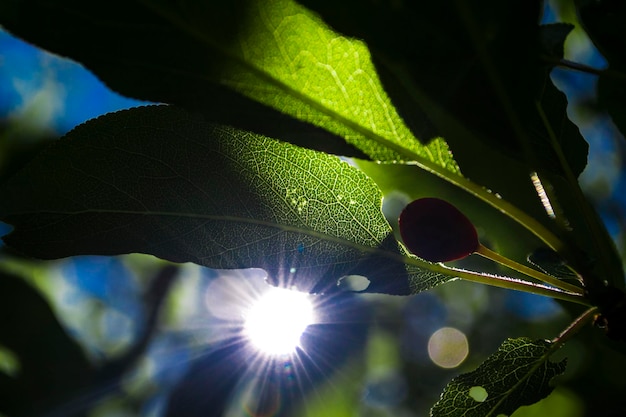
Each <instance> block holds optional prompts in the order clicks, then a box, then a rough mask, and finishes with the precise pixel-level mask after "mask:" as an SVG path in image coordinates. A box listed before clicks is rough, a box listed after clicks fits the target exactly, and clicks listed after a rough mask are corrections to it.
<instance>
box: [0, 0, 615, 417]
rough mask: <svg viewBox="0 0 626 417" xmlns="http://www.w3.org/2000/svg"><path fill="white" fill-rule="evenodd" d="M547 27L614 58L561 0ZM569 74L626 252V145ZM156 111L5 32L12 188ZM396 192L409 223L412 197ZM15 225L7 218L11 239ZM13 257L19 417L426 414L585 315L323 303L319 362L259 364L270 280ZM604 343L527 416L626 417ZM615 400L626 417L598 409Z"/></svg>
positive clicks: (601, 194)
mask: <svg viewBox="0 0 626 417" xmlns="http://www.w3.org/2000/svg"><path fill="white" fill-rule="evenodd" d="M544 21H545V22H553V21H565V22H570V23H574V24H575V25H576V29H575V30H574V31H573V33H572V34H570V36H569V37H568V40H567V43H566V58H568V59H570V60H572V61H575V62H580V63H584V64H587V65H590V66H592V67H596V68H602V67H603V66H605V65H606V63H605V61H604V59H603V57H602V56H601V55H600V54H599V53H598V52H597V51H596V50H595V49H594V48H593V45H592V44H591V42H590V41H589V40H588V38H587V37H586V35H585V34H584V32H583V31H582V29H581V28H580V26H579V25H578V23H577V21H576V15H575V12H574V9H573V7H572V5H571V2H569V1H561V0H558V1H557V0H554V1H551V2H549V3H548V5H547V6H546V11H545V15H544ZM552 76H553V79H554V81H555V83H556V84H557V86H558V87H559V88H560V89H562V90H563V91H564V92H566V93H567V95H568V98H569V103H570V104H569V108H568V111H569V115H570V117H571V119H572V120H573V121H575V123H576V124H577V125H578V126H579V127H580V129H581V131H582V133H583V135H584V137H585V138H586V140H587V141H588V142H589V144H590V154H589V165H588V167H587V169H586V170H585V172H584V173H583V174H582V176H581V178H580V181H581V183H582V185H583V188H584V190H585V192H586V194H587V196H588V197H589V198H590V199H591V200H592V201H593V203H594V205H595V207H596V209H597V210H598V211H599V213H600V214H601V216H602V219H603V221H604V223H605V225H606V227H607V229H608V230H609V232H610V234H611V236H612V237H613V239H614V241H615V243H616V245H617V248H618V251H619V253H620V254H621V255H622V258H624V254H625V250H626V236H625V235H624V231H625V230H626V227H625V224H624V221H625V219H626V217H625V216H624V210H625V208H626V192H625V189H624V188H625V187H626V170H625V169H624V161H623V160H624V155H625V149H624V143H625V142H624V141H623V138H621V137H620V133H619V132H618V131H617V129H616V128H615V127H614V126H613V125H612V123H611V121H610V118H609V117H608V116H607V115H606V114H604V113H602V112H601V111H600V110H598V108H597V106H596V105H595V97H594V91H595V83H596V77H595V76H593V75H589V74H585V73H581V72H574V71H570V70H563V69H555V70H554V71H553V74H552ZM142 104H144V103H141V102H137V101H135V100H130V99H126V98H124V97H120V96H118V95H116V94H114V93H112V92H111V91H109V90H108V89H107V88H106V87H105V86H103V85H102V84H101V83H100V82H99V81H98V80H97V79H96V78H95V77H94V76H93V75H91V74H90V73H89V72H87V71H86V70H84V69H83V68H82V67H81V66H80V65H78V64H76V63H73V62H69V61H67V60H64V59H62V58H59V57H57V56H53V55H50V54H48V53H46V52H43V51H41V50H38V49H36V48H34V47H33V46H30V45H28V44H25V43H23V42H21V41H19V40H17V39H15V38H13V37H11V36H10V35H9V34H7V33H6V32H2V31H0V180H2V179H5V178H6V177H7V176H9V175H10V174H11V173H12V172H15V170H17V169H19V167H20V166H22V165H23V164H24V163H25V162H27V161H28V160H29V159H30V158H31V157H32V156H33V155H34V154H35V153H36V152H38V151H39V150H41V149H42V148H43V147H45V146H47V145H48V144H49V143H50V141H52V140H54V139H55V138H58V137H60V136H61V135H63V134H64V133H66V132H67V131H69V130H70V129H72V128H73V127H75V126H76V125H78V124H80V123H83V122H85V121H87V120H89V119H90V118H93V117H97V116H99V115H101V114H104V113H107V112H110V111H115V110H119V109H124V108H128V107H133V106H138V105H142ZM388 197H389V198H388V199H387V200H386V205H385V207H386V209H388V210H390V212H392V213H393V212H394V211H396V210H397V209H398V207H394V204H393V202H394V201H395V202H396V203H397V204H396V205H398V204H400V206H401V204H402V201H403V198H404V197H403V196H402V195H393V194H392V195H390V196H388ZM398 202H399V203H398ZM8 231H9V228H8V226H6V225H2V224H0V235H3V234H6V233H7V232H8ZM0 250H1V252H0V262H1V263H0V275H1V277H0V278H1V279H0V306H1V307H0V313H1V315H0V371H1V372H0V411H1V412H5V413H6V417H12V416H14V415H15V416H17V415H29V416H34V415H46V416H70V415H84V416H93V417H105V416H106V417H112V416H132V415H141V416H155V417H156V416H161V415H176V416H194V415H216V416H217V415H227V416H233V417H234V416H250V415H263V416H267V417H269V416H320V415H324V416H326V417H331V416H342V417H344V416H357V415H358V416H366V417H370V416H371V417H374V416H400V417H410V416H425V415H428V410H429V408H430V407H431V406H432V405H433V404H434V403H435V401H436V400H437V398H438V396H439V394H440V392H441V390H442V389H443V387H444V386H445V385H446V383H447V382H448V381H449V380H450V379H451V378H452V377H454V376H455V375H458V374H459V373H462V372H467V371H470V370H472V369H474V368H475V367H476V366H478V365H479V364H480V363H481V362H482V361H483V360H484V359H485V358H486V357H487V356H488V355H489V354H490V353H492V352H493V351H495V349H496V348H497V347H498V346H499V345H500V343H501V342H502V340H503V339H504V338H506V337H518V336H529V337H532V338H552V337H554V336H555V335H557V334H558V333H559V332H560V330H562V328H563V327H564V326H566V325H567V323H568V322H569V321H570V320H571V317H570V316H569V314H568V313H567V312H565V310H564V309H563V308H562V307H561V306H560V305H559V304H558V303H556V302H554V301H552V300H550V299H547V298H542V297H538V296H533V295H529V294H524V293H515V292H511V291H505V290H499V289H494V288H490V287H485V286H479V285H475V284H469V283H465V282H454V283H450V284H447V285H444V286H441V287H438V288H436V289H434V290H432V291H429V292H427V293H422V294H419V295H416V296H412V297H393V296H385V295H372V294H369V295H356V294H354V295H352V294H346V295H343V296H340V297H337V298H333V299H331V300H325V299H323V297H321V296H318V300H316V304H317V308H318V310H320V314H322V315H323V316H324V317H325V318H326V320H325V322H324V323H322V324H320V325H317V326H316V328H315V329H313V330H311V331H310V332H309V333H308V334H307V335H305V340H303V345H307V344H308V345H309V346H311V347H312V348H311V350H310V352H311V353H309V354H308V355H303V357H301V358H299V360H297V361H293V363H291V362H289V361H283V362H281V361H278V362H277V363H273V364H271V366H269V367H267V366H266V367H264V368H260V369H256V368H255V366H256V365H255V362H254V361H251V360H250V355H252V353H250V352H249V351H248V350H247V349H246V347H245V346H242V345H241V343H240V341H239V340H238V338H237V336H236V333H237V326H238V325H239V324H238V322H237V320H238V319H240V316H241V312H240V310H238V309H241V303H240V302H239V301H238V299H237V294H240V293H242V292H245V291H251V288H252V290H253V291H256V290H257V289H258V288H259V286H262V283H261V284H260V282H261V281H262V275H260V274H259V272H258V271H241V272H237V271H227V272H224V271H214V270H208V269H205V268H200V267H198V266H195V265H188V264H186V265H180V266H177V267H172V266H169V265H168V264H166V263H164V262H162V261H159V260H156V259H155V258H152V257H149V256H141V255H131V256H122V257H111V258H109V257H94V256H85V257H75V258H70V259H64V260H59V261H52V262H37V261H34V260H32V259H23V258H21V257H20V256H19V255H18V254H15V253H12V252H11V251H10V249H8V248H6V247H2V248H1V249H0ZM477 262H481V260H480V259H479V260H477ZM224 279H227V280H228V281H229V284H228V285H226V287H223V288H221V289H220V290H219V291H221V292H218V293H219V294H226V295H227V296H224V297H216V296H214V295H212V294H215V291H217V290H216V288H218V287H219V286H220V285H223V282H224ZM224 288H225V289H224ZM228 294H230V296H228ZM225 311H226V312H228V313H227V314H224V312H225ZM599 338H603V336H602V335H601V334H599V333H598V332H596V331H593V330H592V329H588V330H586V331H585V332H583V334H582V335H581V337H580V338H578V339H577V340H574V341H572V342H570V343H569V344H568V345H567V346H566V347H565V348H564V350H563V352H559V355H560V356H567V357H568V358H569V363H568V369H567V372H566V374H565V375H564V376H563V377H562V378H560V379H559V386H558V387H557V389H556V390H555V392H554V393H553V394H552V395H551V396H550V397H548V398H547V399H545V400H543V401H541V402H540V403H538V404H536V405H533V406H531V407H522V408H521V409H520V410H518V411H517V412H516V413H515V414H514V416H515V417H529V416H548V415H549V416H552V417H560V416H563V417H565V416H567V417H577V416H585V415H607V416H608V415H616V416H617V415H624V413H626V408H624V407H625V405H624V400H623V399H622V398H619V392H622V391H623V389H624V388H626V382H624V378H623V377H622V374H621V372H619V371H615V370H616V369H617V370H619V369H620V367H621V369H625V366H626V361H625V359H624V357H623V356H622V355H620V354H617V353H615V352H614V351H613V350H612V348H611V346H610V345H608V344H607V343H608V342H607V343H605V341H604V339H603V340H602V341H601V342H598V339H599ZM259 381H261V383H259ZM598 404H604V405H609V407H607V408H606V409H607V410H608V409H612V412H613V413H615V414H597V413H594V412H595V411H598V410H600V408H598ZM208 410H210V411H208ZM620 413H622V414H620Z"/></svg>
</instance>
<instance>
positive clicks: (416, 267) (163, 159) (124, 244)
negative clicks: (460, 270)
mask: <svg viewBox="0 0 626 417" xmlns="http://www.w3.org/2000/svg"><path fill="white" fill-rule="evenodd" d="M0 195H2V196H4V197H5V198H3V199H2V201H1V202H0V218H1V219H2V220H3V221H5V222H7V223H10V224H12V225H14V227H15V230H14V231H13V232H12V233H10V234H9V235H8V236H6V237H5V238H4V239H5V241H6V243H7V244H9V245H12V246H14V247H15V248H16V249H18V250H20V251H22V252H24V253H26V254H28V255H31V256H35V257H39V258H44V259H53V258H59V257H65V256H72V255H80V254H100V255H115V254H123V253H131V252H141V253H148V254H152V255H155V256H158V257H160V258H163V259H167V260H171V261H175V262H195V263H197V264H200V265H204V266H208V267H212V268H249V267H257V268H264V269H265V270H266V271H267V272H268V274H269V280H270V281H271V282H273V283H274V284H279V285H295V286H297V287H298V288H301V289H303V290H307V291H313V292H318V291H332V290H334V289H336V288H337V281H338V279H339V278H341V277H342V276H345V275H350V274H354V275H362V276H366V277H367V278H368V279H369V280H370V281H371V283H370V286H369V287H368V291H372V292H386V293H393V294H408V293H410V292H417V291H421V290H424V289H427V288H430V287H432V286H434V285H437V284H439V283H441V282H444V281H446V280H448V279H450V277H447V276H444V275H441V274H440V273H438V272H437V271H440V270H441V269H437V268H439V266H438V265H432V264H429V263H427V262H423V261H419V260H417V259H413V261H412V265H410V266H407V265H405V264H404V261H405V258H404V255H405V253H404V251H403V249H402V247H401V246H400V245H399V244H398V242H397V241H396V240H395V238H394V237H393V234H392V233H391V227H390V226H389V224H388V223H387V221H386V220H385V218H384V216H383V214H382V212H381V200H382V195H381V193H380V191H379V190H378V188H377V186H376V185H375V184H374V182H373V181H372V180H370V179H369V178H368V177H367V176H365V175H364V174H363V173H362V172H361V171H359V170H358V169H356V168H354V167H352V166H351V165H349V164H348V163H346V162H343V161H341V160H340V159H339V158H337V157H335V156H331V155H328V154H323V153H319V152H315V151H311V150H307V149H303V148H299V147H296V146H293V145H291V144H287V143H284V142H280V141H276V140H274V139H270V138H267V137H264V136H259V135H254V134H250V133H247V132H243V131H240V130H236V129H233V128H230V127H225V126H219V125H214V124H209V123H206V122H204V121H203V120H201V118H200V117H199V116H192V115H190V114H189V113H187V112H185V111H183V110H181V109H177V108H174V107H168V106H160V107H154V106H153V107H145V108H137V109H132V110H129V111H124V112H119V113H113V114H110V115H107V116H103V117H101V118H98V119H96V120H93V121H91V122H88V123H87V124H85V125H82V126H80V127H78V128H76V129H75V130H73V131H72V132H70V133H69V134H68V135H67V136H66V137H65V138H64V139H61V140H60V141H59V142H57V143H55V144H54V146H52V147H51V148H49V149H48V150H47V151H45V152H43V153H42V154H40V156H38V157H37V158H36V159H35V160H34V161H33V162H32V163H30V164H29V165H28V166H27V167H25V169H24V170H22V171H21V172H20V173H18V174H17V175H16V176H15V177H13V178H12V179H11V180H10V181H9V182H8V183H6V184H5V185H4V186H3V187H2V188H1V189H0ZM7 196H10V198H6V197H7Z"/></svg>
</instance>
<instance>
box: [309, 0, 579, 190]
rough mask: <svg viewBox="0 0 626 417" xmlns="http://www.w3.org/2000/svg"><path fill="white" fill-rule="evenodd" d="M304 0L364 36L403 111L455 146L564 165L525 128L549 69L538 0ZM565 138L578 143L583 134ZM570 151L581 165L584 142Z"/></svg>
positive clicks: (540, 164) (552, 167) (539, 164)
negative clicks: (417, 113) (415, 111)
mask: <svg viewBox="0 0 626 417" xmlns="http://www.w3.org/2000/svg"><path fill="white" fill-rule="evenodd" d="M303 3H304V4H305V5H307V6H310V7H312V8H313V9H314V10H316V11H319V12H320V13H321V14H322V16H323V17H324V19H326V20H327V21H328V22H329V23H330V25H331V26H332V27H334V28H336V29H337V30H339V31H341V32H343V33H345V34H347V35H351V36H355V37H357V38H360V39H364V40H365V41H366V42H367V44H368V46H369V47H370V49H371V51H372V54H373V56H374V61H375V62H376V63H377V65H378V67H379V70H380V75H381V77H382V79H383V82H384V84H385V87H388V88H389V90H390V91H391V95H392V98H393V99H394V103H395V104H396V105H397V106H399V107H400V112H401V113H403V112H404V111H409V112H410V111H411V109H410V108H409V107H413V108H419V109H421V111H422V112H423V113H425V114H426V115H427V117H428V118H429V119H430V120H432V121H433V123H434V125H435V126H436V128H437V132H436V134H438V135H440V136H443V137H444V138H445V139H446V141H447V142H448V144H449V145H450V147H451V149H452V151H453V153H454V154H455V156H456V155H457V153H459V151H461V152H468V150H467V148H469V152H471V150H472V149H471V145H469V146H468V145H466V144H465V143H464V142H467V141H471V142H474V141H480V142H482V143H483V144H485V145H487V146H489V147H492V148H494V149H496V150H497V151H498V152H500V153H504V154H506V155H509V156H512V157H514V158H516V159H518V160H520V162H522V163H524V164H526V165H531V167H532V169H534V170H538V169H540V168H542V169H545V170H549V171H555V172H557V173H560V172H561V170H560V167H559V164H558V163H556V164H555V161H557V157H556V154H555V151H554V150H553V149H552V148H551V147H550V146H549V143H547V144H546V145H548V146H543V145H544V138H543V137H542V136H544V133H543V132H541V131H540V132H535V131H534V129H528V126H529V125H531V124H533V123H534V124H536V123H535V121H537V120H539V118H538V115H537V111H536V109H535V101H536V100H537V99H538V97H539V96H540V94H541V92H542V90H543V88H544V84H545V80H546V78H547V75H548V72H547V69H548V66H547V65H546V64H545V63H544V61H543V60H542V55H543V54H545V50H546V48H545V47H546V43H547V42H546V41H547V39H546V37H547V35H548V33H547V30H546V29H542V28H541V27H540V26H539V24H538V23H539V18H540V13H541V2H539V1H528V0H516V1H513V2H506V4H505V3H503V2H499V1H497V0H491V1H487V2H481V3H480V4H477V3H472V2H469V1H466V0H457V1H441V2H408V3H402V4H394V3H387V2H373V3H366V4H362V3H361V2H358V1H356V0H352V1H345V2H342V3H341V5H337V4H336V2H332V1H319V0H316V1H309V0H304V1H303ZM434 34H436V36H434ZM552 34H553V35H556V34H555V33H552ZM561 35H562V33H561ZM555 37H556V36H555ZM555 43H556V42H553V43H552V46H551V49H555V48H557V45H555ZM381 69H382V70H381ZM396 84H399V85H400V86H401V87H397V86H396ZM560 110H561V112H562V114H565V108H564V107H563V108H560ZM468 132H471V135H468ZM537 133H538V134H537ZM418 135H419V133H418ZM569 141H570V143H574V142H576V143H577V144H578V143H584V141H583V139H582V137H580V135H577V136H574V137H572V138H570V139H569ZM535 146H540V148H539V149H534V147H535ZM541 146H543V147H544V148H545V149H542V148H541ZM457 147H460V148H461V149H457ZM529 147H530V149H529ZM575 148H578V145H577V146H575ZM473 156H474V157H479V154H478V153H477V152H474V155H473ZM576 156H577V158H576V159H574V160H572V161H570V163H571V165H572V169H573V171H574V172H575V173H576V174H579V173H580V172H581V171H582V169H583V168H584V166H585V163H586V160H585V157H586V152H582V161H581V159H580V155H578V154H577V155H576ZM459 165H460V166H461V169H462V170H463V172H464V173H465V167H464V166H463V165H462V164H459ZM466 175H467V176H469V177H470V178H475V177H474V176H473V175H468V174H466ZM481 180H482V178H481ZM478 182H479V183H481V181H478ZM486 185H488V184H486ZM488 186H489V185H488Z"/></svg>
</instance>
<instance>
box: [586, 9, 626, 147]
mask: <svg viewBox="0 0 626 417" xmlns="http://www.w3.org/2000/svg"><path fill="white" fill-rule="evenodd" d="M575 4H576V10H577V12H578V15H579V17H580V21H581V23H582V25H583V27H584V29H585V32H587V34H588V35H589V37H590V38H591V40H592V41H593V43H594V45H595V46H596V48H598V50H599V51H600V52H601V53H602V55H604V57H605V58H606V60H607V61H608V63H609V66H608V68H607V69H605V70H603V71H602V72H601V74H600V77H599V79H598V87H597V89H598V104H599V106H600V107H601V108H603V109H606V110H607V111H608V112H609V114H610V115H611V118H612V119H613V122H614V123H615V125H616V126H617V127H618V129H619V130H620V131H621V132H622V135H626V105H625V104H624V94H626V55H625V54H626V34H625V33H624V19H626V4H624V2H622V1H607V0H605V1H589V0H577V1H576V2H575Z"/></svg>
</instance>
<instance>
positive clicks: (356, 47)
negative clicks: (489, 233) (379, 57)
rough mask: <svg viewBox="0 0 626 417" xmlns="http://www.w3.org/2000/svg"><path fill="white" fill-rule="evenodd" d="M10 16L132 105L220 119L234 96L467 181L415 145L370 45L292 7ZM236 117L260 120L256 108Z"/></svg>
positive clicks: (142, 7)
mask: <svg viewBox="0 0 626 417" xmlns="http://www.w3.org/2000/svg"><path fill="white" fill-rule="evenodd" d="M11 7H13V8H16V9H17V11H15V10H13V12H12V13H10V12H9V11H7V10H5V9H6V6H0V24H2V25H4V26H5V27H6V28H7V29H9V30H10V31H12V32H13V33H15V34H16V35H18V36H21V37H24V38H25V39H27V40H29V41H32V42H35V43H37V44H39V45H41V46H43V47H45V48H47V49H50V50H52V51H53V52H57V53H60V54H63V55H68V56H70V57H72V58H74V59H76V60H78V61H80V62H81V63H83V64H85V65H86V66H87V67H88V68H90V69H91V70H93V71H94V72H95V73H96V74H97V75H98V76H99V77H101V78H102V79H103V80H104V81H105V82H106V83H108V84H109V86H111V87H112V88H113V89H116V90H117V91H119V92H121V93H122V94H127V95H132V96H135V97H138V98H143V99H149V100H153V101H160V102H166V103H175V104H179V105H183V106H186V107H194V108H205V107H207V106H208V107H211V108H215V107H216V106H221V105H223V104H224V102H228V101H232V100H236V99H233V93H232V91H235V92H236V93H238V94H241V95H243V96H245V97H248V98H252V99H254V100H257V101H259V102H260V103H263V104H264V105H266V106H270V107H272V108H274V109H277V110H279V111H281V112H283V113H285V114H288V115H290V116H293V117H296V118H298V119H300V120H302V121H305V122H309V123H312V124H314V125H316V126H320V127H322V128H324V129H326V130H328V131H330V132H332V133H334V134H336V135H339V136H341V137H343V138H345V140H346V141H347V142H348V143H350V144H352V145H354V146H356V147H357V148H359V149H360V150H361V151H363V152H364V153H365V154H366V155H368V156H369V157H370V158H372V159H375V160H398V159H401V160H407V159H416V158H417V159H424V160H425V161H428V162H430V163H433V164H441V166H443V167H445V168H446V169H449V170H451V171H453V172H458V168H457V166H456V164H455V163H454V160H453V159H452V157H451V155H450V153H449V152H448V149H447V146H446V144H445V142H443V141H442V140H441V139H437V140H435V141H433V143H431V144H429V145H427V146H424V145H422V144H421V143H420V142H419V141H418V140H417V139H416V138H414V137H413V135H412V134H411V132H410V131H409V129H408V128H407V127H406V126H405V124H404V122H403V121H402V119H401V118H400V116H399V115H398V114H397V113H396V111H395V109H394V107H393V105H392V104H391V102H390V100H389V98H388V97H387V95H386V94H385V91H384V90H383V88H382V86H381V84H380V81H379V79H378V76H377V74H376V70H375V68H374V66H373V65H372V63H371V61H370V55H369V52H368V50H367V48H366V47H365V45H364V44H363V43H362V42H359V41H356V40H351V39H347V38H345V37H342V36H339V35H337V34H336V33H334V32H333V31H332V30H330V29H329V28H328V27H327V26H325V25H324V24H323V23H322V22H321V21H320V20H319V19H318V18H316V17H315V16H314V15H313V14H312V13H311V12H310V11H308V10H307V9H305V8H303V7H301V6H299V5H298V4H296V3H294V2H292V1H289V0H273V1H266V0H263V1H261V0H254V1H247V2H246V1H239V2H230V1H215V2H168V1H163V0H145V1H139V2H130V3H129V2H126V1H121V0H117V1H111V2H107V4H106V6H105V7H102V6H101V5H100V4H98V3H93V2H77V1H72V0H55V1H47V2H41V1H38V0H22V1H18V2H17V6H15V5H13V6H11ZM229 90H231V91H229ZM230 109H231V110H235V111H240V112H243V113H245V114H246V115H250V114H254V112H248V111H246V109H245V104H244V108H243V109H239V110H238V109H233V108H230ZM253 117H254V116H253ZM244 127H245V126H244Z"/></svg>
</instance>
